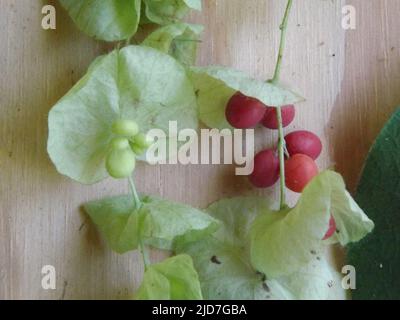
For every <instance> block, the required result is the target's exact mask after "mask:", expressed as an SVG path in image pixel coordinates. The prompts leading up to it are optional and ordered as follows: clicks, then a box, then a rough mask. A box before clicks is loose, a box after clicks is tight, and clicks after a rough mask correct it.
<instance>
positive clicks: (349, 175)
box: [0, 0, 400, 299]
mask: <svg viewBox="0 0 400 320" xmlns="http://www.w3.org/2000/svg"><path fill="white" fill-rule="evenodd" d="M204 3H205V5H204V11H203V12H202V13H201V14H197V13H196V14H193V16H192V17H190V20H191V21H196V22H201V23H204V24H205V26H206V31H205V35H204V39H203V44H202V47H201V53H200V58H199V63H200V64H202V65H206V64H207V65H208V64H224V65H230V66H234V67H236V68H239V69H242V70H244V71H247V72H249V73H250V74H252V75H254V76H256V77H259V78H261V79H263V78H268V77H269V76H270V75H271V74H272V71H273V67H274V63H275V55H276V50H277V46H278V36H279V33H278V29H277V27H278V26H279V22H280V18H281V15H282V12H283V9H284V5H285V1H284V0H274V1H272V0H246V1H243V0H205V1H204ZM345 3H348V4H352V5H354V6H355V8H356V12H357V29H356V30H354V31H347V32H345V31H344V30H343V29H342V28H341V19H342V13H341V8H342V6H343V5H344V4H345ZM44 4H54V5H55V6H56V8H57V30H56V31H44V30H42V29H41V24H40V23H41V17H42V15H41V8H42V6H43V5H44ZM399 12H400V1H398V0H362V1H361V0H348V1H345V0H342V1H340V0H332V1H328V0H312V1H306V2H304V1H295V5H294V13H293V16H292V18H291V21H290V26H289V34H288V39H287V40H288V47H287V52H286V56H285V60H284V66H283V74H282V78H283V79H284V80H285V81H286V82H287V83H288V84H290V85H291V86H292V87H293V88H294V89H295V90H297V91H298V92H300V93H302V94H303V95H304V96H305V97H306V98H307V102H305V103H303V104H301V105H299V106H298V116H297V119H296V123H295V125H294V126H292V127H291V128H290V130H293V129H294V128H305V129H309V130H312V131H314V132H316V133H318V134H319V135H321V136H322V137H323V138H324V145H325V150H324V154H323V157H322V158H321V160H320V161H319V165H320V167H321V168H327V167H329V166H333V165H335V166H336V168H337V170H338V171H339V172H341V173H342V174H344V176H345V179H346V182H347V183H348V185H349V187H350V189H351V190H354V188H355V186H356V183H357V179H358V176H359V173H360V170H361V168H362V163H363V161H364V159H365V156H366V154H367V152H368V149H369V148H370V146H371V143H372V142H373V140H374V138H375V137H376V135H377V133H378V132H379V130H380V128H381V127H382V125H383V124H384V122H385V121H386V120H387V118H388V117H389V115H390V114H391V113H392V111H393V110H394V108H395V107H396V106H397V105H400V36H399V30H400V20H399V19H398V13H399ZM0 29H1V30H2V32H1V33H0V44H1V45H0V47H1V49H0V71H1V73H0V88H1V92H0V299H96V298H106V299H115V298H124V297H128V296H129V295H130V294H132V293H133V292H134V289H135V288H136V287H137V286H138V284H139V282H140V279H141V275H142V272H143V267H142V264H141V262H140V259H139V257H138V255H137V254H135V253H132V254H127V255H124V256H119V255H117V254H114V253H111V251H110V249H109V248H108V247H107V246H106V245H105V243H104V242H103V241H102V239H101V238H100V236H99V234H98V233H97V231H96V230H95V228H94V227H93V226H92V225H91V224H90V223H89V222H88V221H87V219H86V217H85V215H84V214H83V213H82V211H81V209H80V206H81V205H82V203H84V202H85V201H87V200H91V199H96V198H100V197H102V196H105V195H110V194H120V193H124V192H126V191H127V190H128V189H127V185H126V184H124V183H120V182H114V181H111V180H108V181H105V182H103V183H101V184H98V185H95V186H91V187H87V186H80V185H79V184H77V183H74V182H73V181H71V180H69V179H67V178H65V177H62V176H61V175H59V174H58V173H57V172H56V170H55V169H54V167H53V165H52V164H51V162H50V161H49V158H48V156H47V154H46V139H47V114H48V111H49V110H50V108H51V107H52V105H53V104H54V103H55V102H56V101H57V100H58V99H59V98H60V97H62V96H63V95H64V94H65V93H66V92H67V91H68V90H69V89H70V88H71V86H72V85H73V84H74V83H75V82H76V81H77V80H78V79H79V78H80V77H81V76H82V75H83V74H84V72H85V70H86V69H87V67H88V65H89V64H90V62H91V61H92V60H93V59H94V58H95V57H96V56H98V55H99V54H102V53H104V52H107V50H109V49H110V46H109V45H105V44H102V43H96V42H95V41H93V40H91V39H89V38H88V37H86V36H85V35H83V34H82V33H80V32H79V31H78V30H77V29H76V28H75V26H74V25H73V23H72V21H71V20H70V19H69V18H68V16H67V15H66V14H65V12H64V11H63V10H62V9H61V8H60V7H59V6H58V5H57V3H55V2H54V1H50V0H48V1H39V0H18V1H15V0H1V2H0ZM275 139H276V136H275V135H274V134H272V133H271V132H270V131H267V130H265V131H262V130H261V131H260V132H259V133H258V145H257V146H258V147H259V148H262V147H263V146H268V145H270V144H271V143H272V142H273V141H274V140H275ZM137 175H138V181H137V184H138V186H139V189H140V191H141V192H146V193H151V194H157V195H160V196H163V197H166V198H169V199H172V200H178V201H182V202H185V203H188V204H191V205H193V206H199V207H206V206H207V205H208V204H209V203H210V202H212V201H214V200H216V199H219V198H221V197H224V196H234V195H239V194H245V193H249V192H252V190H251V187H250V185H249V184H248V182H247V181H246V179H244V178H238V177H234V176H233V168H232V167H230V166H186V167H185V166H162V167H150V166H144V165H141V166H139V169H138V173H137ZM253 192H254V191H253ZM265 194H266V195H268V194H271V195H273V196H276V192H271V191H266V192H265ZM292 200H294V198H293V197H292ZM161 257H162V254H160V253H157V252H153V253H152V255H151V258H152V260H157V259H160V258H161ZM44 265H54V266H55V268H56V271H57V289H56V290H49V291H46V290H43V289H42V287H41V278H42V274H41V268H42V267H43V266H44Z"/></svg>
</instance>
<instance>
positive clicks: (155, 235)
mask: <svg viewBox="0 0 400 320" xmlns="http://www.w3.org/2000/svg"><path fill="white" fill-rule="evenodd" d="M141 216H142V218H141V235H142V237H143V238H144V239H145V242H146V243H147V244H149V245H151V246H153V247H156V248H159V249H165V250H172V249H173V248H174V247H175V246H176V245H179V244H181V243H186V242H192V241H196V240H199V239H201V238H203V237H205V236H206V235H209V234H212V233H213V232H215V231H216V230H217V229H218V227H219V223H218V221H217V220H216V219H214V218H212V217H211V216H210V215H208V214H206V213H204V212H202V211H200V210H198V209H195V208H192V207H189V206H187V205H184V204H181V203H176V202H171V201H168V200H164V199H158V198H154V197H151V198H150V197H147V198H145V199H144V200H143V207H142V209H141Z"/></svg>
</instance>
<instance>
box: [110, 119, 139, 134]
mask: <svg viewBox="0 0 400 320" xmlns="http://www.w3.org/2000/svg"><path fill="white" fill-rule="evenodd" d="M112 131H113V133H114V134H116V135H118V136H126V137H133V136H136V135H137V134H138V133H139V126H138V124H137V123H136V122H135V121H132V120H117V121H115V122H114V124H113V126H112Z"/></svg>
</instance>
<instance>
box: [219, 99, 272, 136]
mask: <svg viewBox="0 0 400 320" xmlns="http://www.w3.org/2000/svg"><path fill="white" fill-rule="evenodd" d="M265 108H266V106H265V104H263V103H262V102H261V101H259V100H257V99H255V98H251V97H247V96H245V95H244V94H242V93H240V92H237V93H235V94H234V95H233V96H232V98H231V99H230V100H229V102H228V104H227V106H226V110H225V115H226V120H228V122H229V124H230V125H231V126H232V127H234V128H237V129H250V128H254V127H255V126H257V124H259V123H260V121H261V120H262V118H263V117H264V114H265Z"/></svg>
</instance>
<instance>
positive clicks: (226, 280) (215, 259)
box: [178, 197, 344, 300]
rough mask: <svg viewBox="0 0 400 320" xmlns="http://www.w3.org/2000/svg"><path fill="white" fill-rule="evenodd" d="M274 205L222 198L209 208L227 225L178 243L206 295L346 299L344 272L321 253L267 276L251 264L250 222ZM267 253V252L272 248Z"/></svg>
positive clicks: (261, 200)
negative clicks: (293, 268)
mask: <svg viewBox="0 0 400 320" xmlns="http://www.w3.org/2000/svg"><path fill="white" fill-rule="evenodd" d="M274 207H275V205H273V204H271V203H269V202H268V200H266V199H265V198H262V197H240V198H234V199H224V200H221V201H218V202H216V203H215V204H213V205H212V206H210V207H209V208H208V210H207V211H209V212H210V213H211V214H212V215H213V216H215V217H216V218H218V219H219V220H221V221H222V223H223V226H222V227H221V228H220V229H219V230H218V231H217V232H216V233H215V234H214V235H213V236H209V237H207V238H205V239H203V240H201V241H198V242H192V243H187V244H185V245H182V246H180V247H178V252H184V253H187V254H189V255H191V256H192V258H193V261H194V265H195V268H196V270H197V271H198V273H199V277H200V283H201V287H202V292H203V296H204V298H205V299H211V300H266V299H278V300H286V299H342V298H343V297H344V293H343V290H342V289H341V287H340V276H339V275H338V274H337V273H336V272H335V271H334V270H333V269H332V268H331V267H329V265H328V263H327V262H326V260H325V258H324V254H323V252H318V253H317V251H313V254H314V255H313V259H312V260H311V261H310V262H309V264H308V265H306V266H304V267H302V268H300V269H299V270H297V271H296V272H294V273H292V274H289V275H286V276H283V277H280V278H277V279H273V280H272V279H267V278H265V276H264V275H262V274H261V273H259V272H257V271H256V270H255V269H254V268H253V267H252V266H251V265H250V259H249V250H248V248H247V246H246V243H247V238H248V233H249V231H250V227H251V225H252V222H253V221H254V219H256V217H257V216H258V215H260V214H263V213H265V212H268V211H270V210H271V209H273V208H274ZM264 254H265V255H266V256H268V251H267V250H265V252H264Z"/></svg>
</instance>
